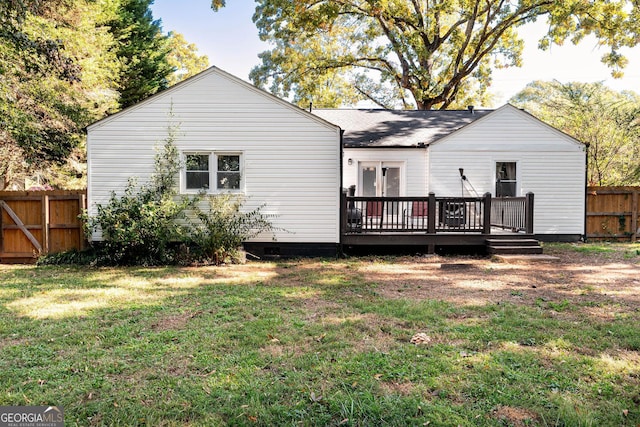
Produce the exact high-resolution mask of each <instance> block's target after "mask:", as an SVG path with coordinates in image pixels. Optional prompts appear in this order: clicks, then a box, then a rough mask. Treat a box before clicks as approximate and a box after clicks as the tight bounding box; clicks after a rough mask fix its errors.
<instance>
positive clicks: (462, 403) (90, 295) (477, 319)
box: [0, 257, 640, 427]
mask: <svg viewBox="0 0 640 427" xmlns="http://www.w3.org/2000/svg"><path fill="white" fill-rule="evenodd" d="M591 261H593V258H591V257H588V258H586V259H585V262H584V263H581V264H568V265H564V264H559V265H558V264H552V265H548V266H546V267H541V266H540V265H536V266H535V268H537V269H538V268H540V269H541V272H543V274H538V275H533V274H531V271H530V269H527V268H524V269H523V268H522V266H515V267H518V268H513V269H510V272H509V274H498V275H496V274H493V273H492V274H489V275H487V274H485V273H484V271H486V270H487V268H486V267H488V266H489V265H490V264H491V261H489V260H486V261H482V263H483V266H484V267H485V268H479V269H477V270H474V271H475V273H474V274H475V277H470V278H469V277H464V276H457V275H456V274H453V275H448V276H449V277H447V278H446V280H443V282H442V287H443V289H445V290H444V291H442V292H444V293H438V290H437V286H434V284H435V283H436V282H434V279H437V276H438V275H440V273H439V270H440V263H441V262H442V260H441V259H437V258H436V259H432V260H429V259H424V258H420V259H417V258H414V259H410V258H396V259H395V260H391V259H390V260H389V262H387V263H385V267H386V269H385V268H377V267H380V263H377V262H375V260H374V259H371V258H365V259H360V260H356V259H350V260H340V261H337V260H330V261H327V260H295V261H280V262H278V263H254V264H252V265H250V266H249V267H246V266H227V267H225V268H209V267H207V268H192V267H190V268H174V267H171V268H153V269H149V268H117V269H115V268H100V269H92V268H89V269H87V268H84V267H83V268H73V267H33V266H28V267H27V266H7V265H0V282H1V283H2V286H1V287H0V303H1V305H0V307H1V309H0V343H2V345H1V346H0V378H1V379H2V381H3V384H6V386H4V387H2V389H0V403H1V404H2V405H21V404H23V405H28V404H32V403H33V402H34V401H35V402H48V401H55V402H56V403H57V404H59V405H61V406H63V407H64V408H65V418H66V421H67V423H68V424H69V425H90V424H109V425H167V426H173V425H193V426H204V425H207V426H223V425H228V424H233V425H246V426H250V425H257V426H268V425H304V426H313V425H323V426H324V425H329V426H337V425H340V424H342V425H345V426H365V425H366V426H369V425H371V426H422V425H429V426H452V427H455V426H460V425H462V426H478V427H498V426H584V425H594V426H636V425H638V423H640V411H639V410H638V406H637V399H638V393H639V392H640V385H639V384H638V378H637V374H638V368H639V364H638V356H637V351H638V344H639V339H640V338H639V337H640V335H639V334H638V333H637V329H638V327H637V325H638V321H640V312H638V310H637V309H636V308H637V303H636V300H637V299H636V297H635V295H634V293H633V290H628V291H627V292H623V293H619V294H616V298H603V294H602V293H601V292H597V293H593V294H592V295H583V296H581V297H580V298H577V296H576V295H574V294H573V293H572V292H568V291H570V290H571V289H572V288H574V289H575V288H579V287H580V286H584V284H586V283H590V282H591V281H592V278H591V276H589V275H575V274H572V272H575V269H576V268H581V269H591V268H592V267H593V264H592V263H591ZM453 262H455V261H453ZM598 265H602V264H598ZM627 266H628V267H631V266H632V263H627ZM394 267H395V268H394ZM503 267H504V266H502V267H501V268H500V270H503V269H504V268H503ZM372 268H374V270H373V271H372ZM558 269H562V270H565V272H566V274H567V278H566V282H563V283H556V284H555V285H554V282H556V281H557V280H558V279H557V276H556V274H557V272H558ZM398 274H401V275H402V277H401V278H398V276H397V275H398ZM514 275H516V276H514ZM514 277H517V278H518V279H517V281H516V282H517V283H515V282H514ZM545 277H546V279H544V280H545V283H547V284H548V286H549V287H553V288H554V289H559V290H562V292H560V293H558V294H555V296H554V297H552V301H556V302H560V301H562V300H563V299H564V298H568V299H569V300H570V301H576V302H577V301H581V302H583V303H592V304H593V305H589V306H583V305H582V304H578V303H576V304H575V307H574V309H572V310H565V311H563V312H560V313H551V312H549V310H546V309H545V310H541V309H540V308H538V307H536V306H535V305H534V304H533V302H534V298H535V297H536V296H537V295H538V293H539V292H540V286H538V288H536V289H533V288H531V286H530V285H531V284H534V283H538V284H539V281H538V280H540V279H542V278H545ZM628 277H629V278H631V280H633V275H632V273H629V276H628ZM487 280H491V281H492V284H495V285H497V284H499V283H501V284H502V285H504V286H505V289H504V290H509V289H512V288H513V286H516V285H517V286H520V287H521V289H522V292H523V294H524V296H523V297H519V298H513V297H510V296H508V295H507V294H504V293H503V292H500V291H495V292H491V295H484V297H483V296H479V294H477V293H476V294H475V295H468V294H466V293H467V292H469V284H470V283H477V284H482V283H486V282H487ZM403 282H405V283H406V284H407V286H408V287H410V289H411V292H410V293H407V294H404V295H403V294H402V293H399V292H397V291H396V290H397V289H398V288H399V286H402V283H403ZM619 284H620V282H617V279H613V278H612V279H611V281H607V283H603V284H602V286H603V287H605V288H604V289H603V291H605V289H607V288H606V287H607V286H608V285H613V286H614V287H617V286H618V285H619ZM420 286H422V287H423V293H422V294H421V296H420V297H416V294H415V293H414V292H415V291H416V290H417V289H419V287H420ZM455 288H458V292H455V291H454V293H451V291H452V289H455ZM461 288H462V289H463V290H460V289H461ZM618 289H619V288H618ZM434 292H435V293H436V294H435V295H434ZM607 292H608V291H607ZM444 295H446V296H447V299H448V300H449V301H448V302H444V301H439V300H438V299H439V298H441V297H442V296H444ZM455 296H458V297H459V299H458V298H455ZM608 313H610V314H611V315H609V314H608ZM419 331H420V332H425V333H427V334H428V335H429V336H430V337H431V338H432V341H431V342H430V343H428V344H424V345H413V344H411V343H410V339H411V337H412V336H413V334H415V333H416V332H419ZM60 390H65V392H64V393H61V392H60ZM230 420H232V421H230Z"/></svg>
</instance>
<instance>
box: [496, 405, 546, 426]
mask: <svg viewBox="0 0 640 427" xmlns="http://www.w3.org/2000/svg"><path fill="white" fill-rule="evenodd" d="M491 415H492V417H493V418H495V419H498V420H500V421H504V422H506V423H507V425H509V426H513V427H524V426H529V425H531V424H532V423H537V422H538V416H537V415H536V414H535V413H533V412H531V411H529V410H527V409H524V408H514V407H512V406H499V407H498V408H496V409H495V410H494V411H493V413H492V414H491Z"/></svg>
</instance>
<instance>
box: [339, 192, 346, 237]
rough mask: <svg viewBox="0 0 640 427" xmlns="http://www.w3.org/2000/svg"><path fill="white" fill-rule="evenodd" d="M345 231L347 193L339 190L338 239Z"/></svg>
mask: <svg viewBox="0 0 640 427" xmlns="http://www.w3.org/2000/svg"><path fill="white" fill-rule="evenodd" d="M346 232H347V193H346V191H344V190H341V191H340V240H342V236H344V234H345V233H346Z"/></svg>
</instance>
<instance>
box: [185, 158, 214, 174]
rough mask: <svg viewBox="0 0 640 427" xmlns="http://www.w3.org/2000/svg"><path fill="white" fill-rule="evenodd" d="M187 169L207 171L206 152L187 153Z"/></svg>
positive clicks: (207, 159)
mask: <svg viewBox="0 0 640 427" xmlns="http://www.w3.org/2000/svg"><path fill="white" fill-rule="evenodd" d="M187 170H188V171H207V172H208V171H209V155H208V154H188V155H187Z"/></svg>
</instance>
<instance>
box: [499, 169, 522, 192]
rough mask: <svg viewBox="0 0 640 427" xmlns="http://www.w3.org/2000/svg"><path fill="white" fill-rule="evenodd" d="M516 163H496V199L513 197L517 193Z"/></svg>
mask: <svg viewBox="0 0 640 427" xmlns="http://www.w3.org/2000/svg"><path fill="white" fill-rule="evenodd" d="M516 176H517V175H516V162H496V197H515V196H516V195H517V191H518V188H517V187H518V180H517V177H516Z"/></svg>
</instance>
